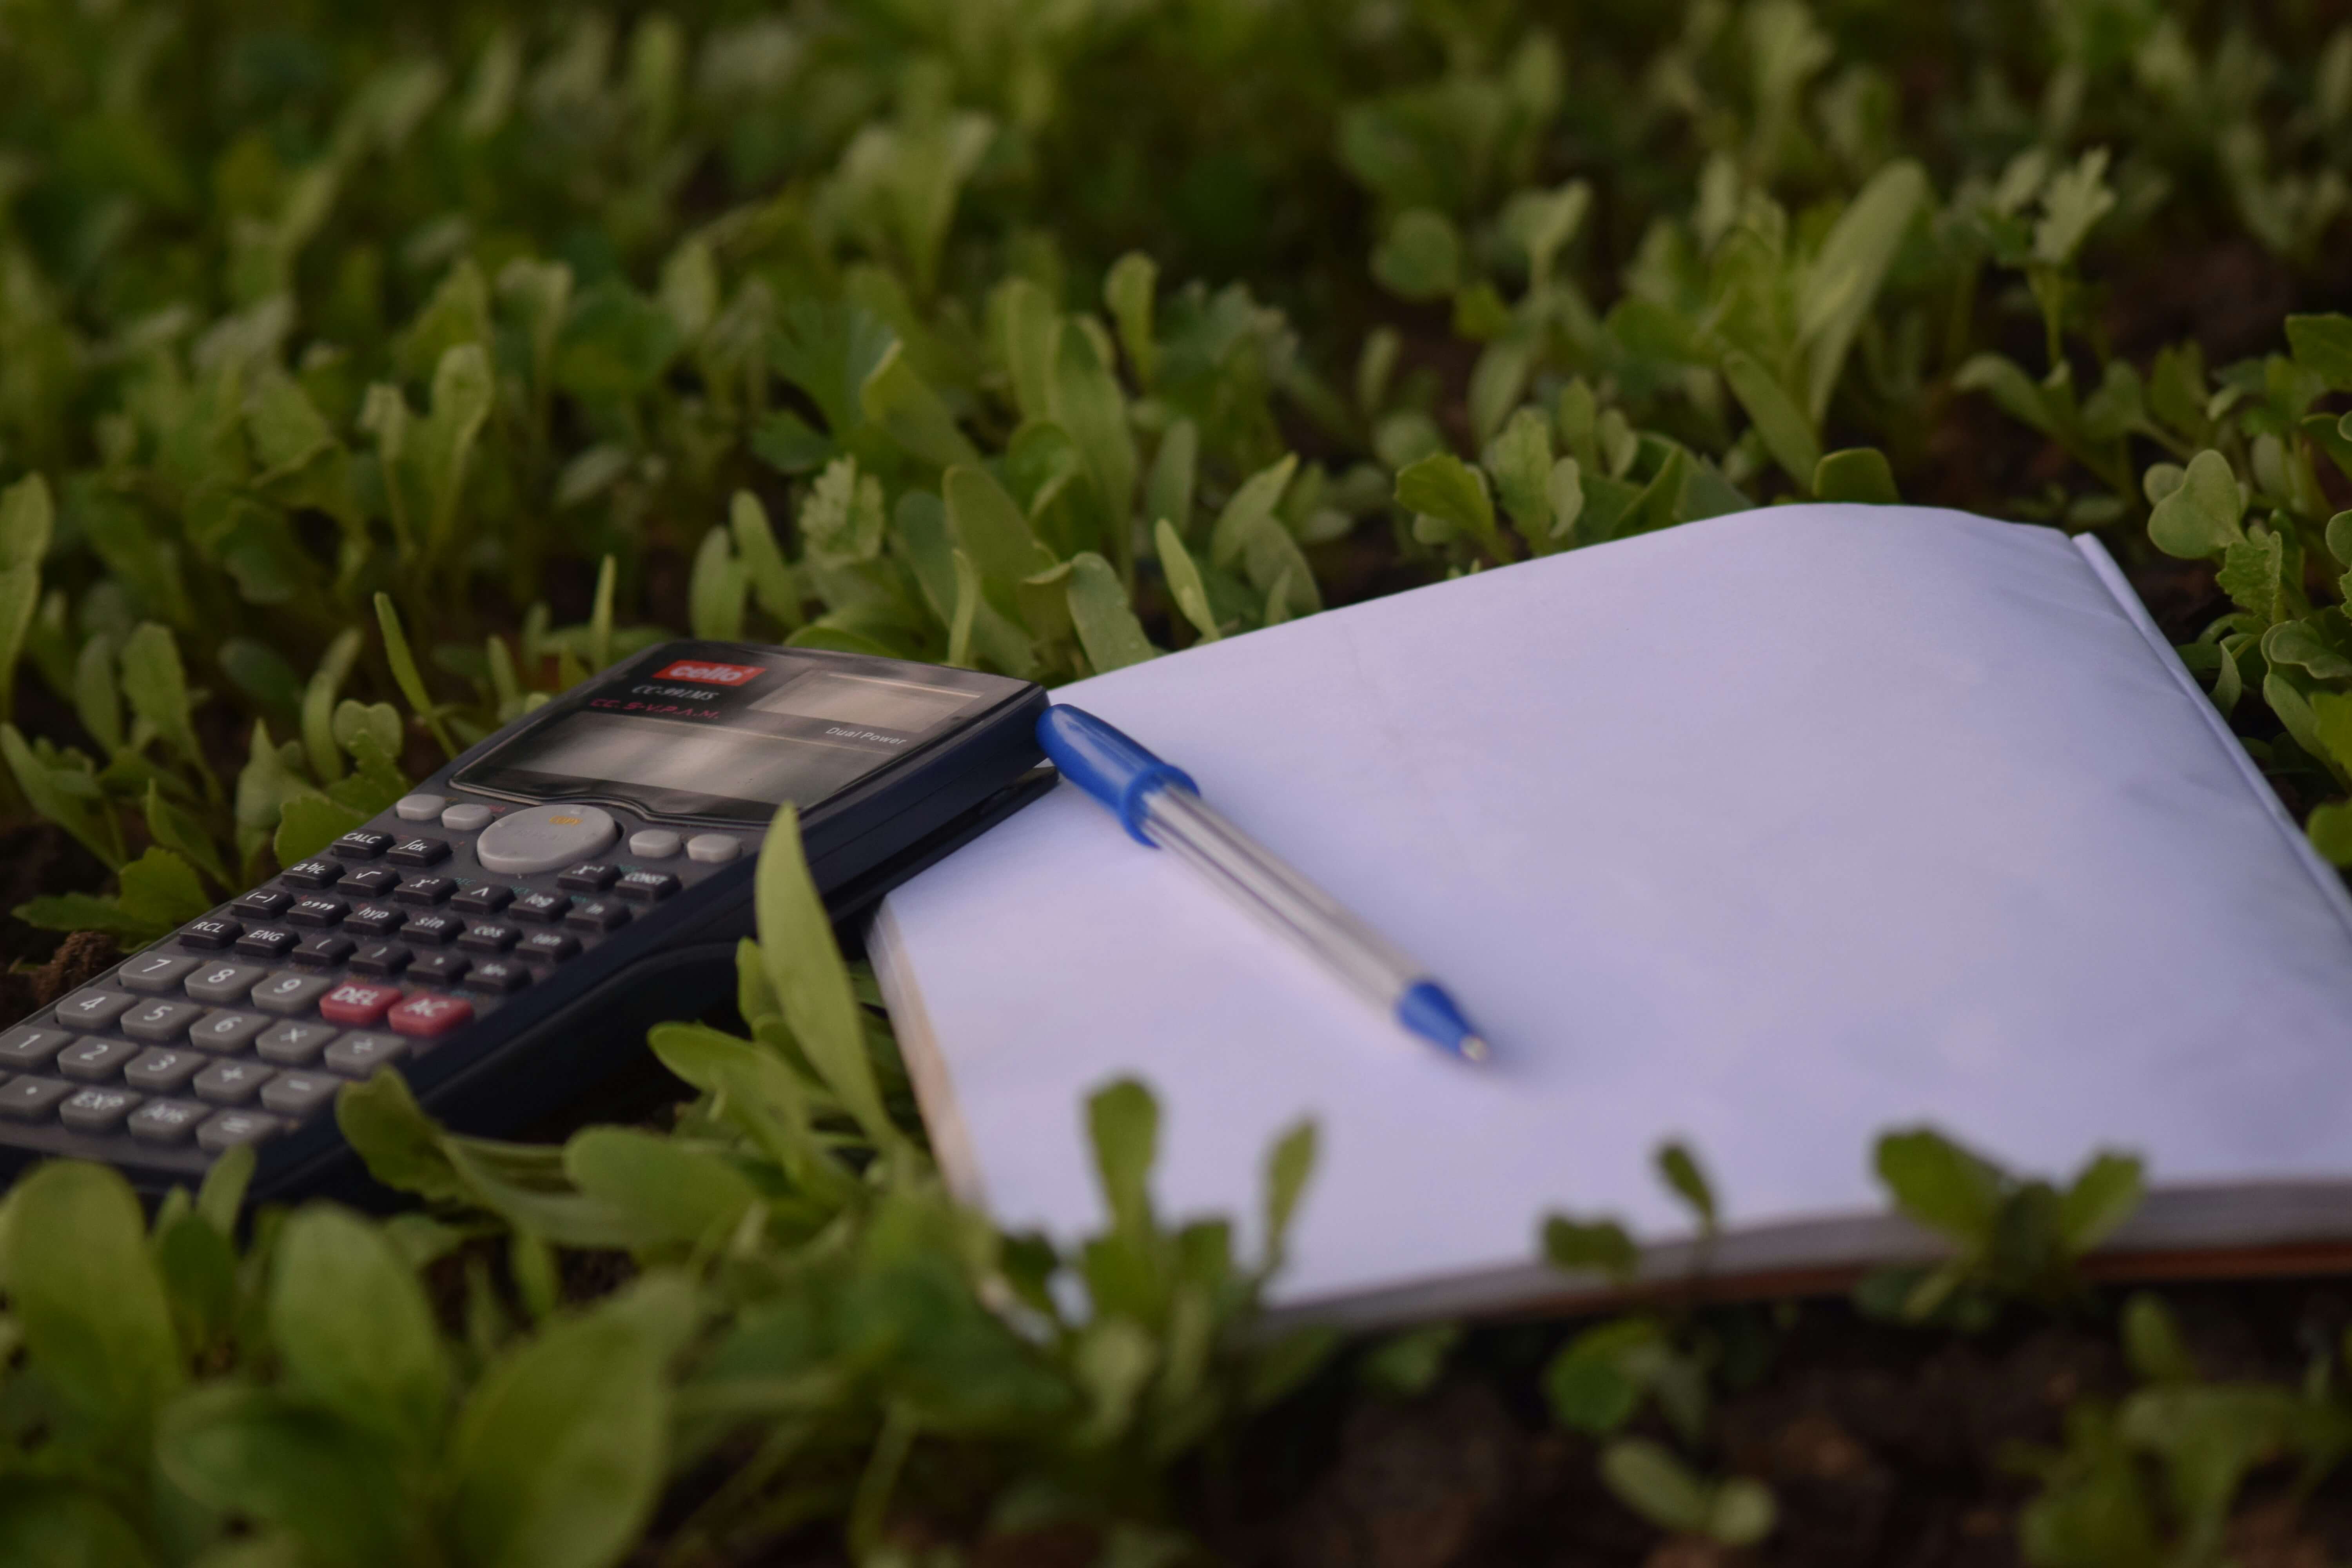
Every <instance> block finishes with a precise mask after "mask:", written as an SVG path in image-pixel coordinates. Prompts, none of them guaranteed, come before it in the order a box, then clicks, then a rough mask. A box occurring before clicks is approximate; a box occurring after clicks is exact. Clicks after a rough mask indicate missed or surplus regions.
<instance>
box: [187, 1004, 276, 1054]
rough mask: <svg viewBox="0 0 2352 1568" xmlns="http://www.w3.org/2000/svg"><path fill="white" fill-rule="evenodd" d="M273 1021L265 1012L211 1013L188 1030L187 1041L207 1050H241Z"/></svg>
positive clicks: (274, 1020)
mask: <svg viewBox="0 0 2352 1568" xmlns="http://www.w3.org/2000/svg"><path fill="white" fill-rule="evenodd" d="M275 1022H277V1020H276V1019H274V1018H272V1017H270V1016H268V1014H266V1013H212V1014H208V1015H206V1016H205V1021H204V1022H203V1023H201V1024H198V1025H197V1026H195V1027H194V1028H193V1029H190V1030H189V1031H188V1043H189V1044H190V1045H192V1046H202V1047H205V1049H206V1050H208V1051H241V1050H243V1049H245V1047H247V1046H249V1045H251V1044H252V1043H253V1037H254V1036H256V1035H257V1034H259V1033H261V1031H262V1030H264V1029H266V1028H268V1027H269V1026H270V1025H271V1024H273V1023H275Z"/></svg>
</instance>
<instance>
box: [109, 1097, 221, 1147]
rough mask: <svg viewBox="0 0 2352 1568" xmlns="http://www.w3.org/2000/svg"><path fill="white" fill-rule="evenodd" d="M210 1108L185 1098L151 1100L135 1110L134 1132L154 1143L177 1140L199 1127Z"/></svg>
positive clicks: (132, 1127) (133, 1135)
mask: <svg viewBox="0 0 2352 1568" xmlns="http://www.w3.org/2000/svg"><path fill="white" fill-rule="evenodd" d="M207 1109H208V1108H207V1107H205V1106H202V1105H196V1104H193V1103H191V1102H190V1101H188V1100H149V1101H148V1102H147V1103H146V1104H144V1105H142V1106H141V1107H140V1108H139V1109H138V1110H134V1111H132V1112H131V1120H130V1121H128V1122H125V1123H124V1125H125V1126H127V1127H129V1128H130V1129H131V1136H132V1137H133V1138H141V1139H144V1140H145V1141H146V1142H150V1143H177V1142H180V1141H181V1140H182V1139H184V1138H185V1137H186V1136H187V1135H188V1134H189V1133H191V1132H194V1131H195V1130H196V1123H197V1122H199V1121H203V1120H204V1119H205V1111H206V1110H207Z"/></svg>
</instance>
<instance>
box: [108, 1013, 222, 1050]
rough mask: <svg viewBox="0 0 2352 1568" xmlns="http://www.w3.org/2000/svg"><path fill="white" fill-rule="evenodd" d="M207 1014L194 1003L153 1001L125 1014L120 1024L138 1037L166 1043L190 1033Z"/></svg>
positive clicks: (124, 1029)
mask: <svg viewBox="0 0 2352 1568" xmlns="http://www.w3.org/2000/svg"><path fill="white" fill-rule="evenodd" d="M203 1016H205V1010H204V1009H203V1008H202V1007H199V1006H198V1005H195V1004H194V1002H149V1003H145V1004H143V1005H140V1006H137V1007H133V1008H132V1009H131V1011H130V1012H128V1013H125V1014H124V1015H123V1016H122V1022H121V1024H120V1025H119V1026H118V1027H120V1028H121V1030H122V1032H123V1033H124V1034H126V1035H128V1036H130V1037H131V1038H132V1039H134V1040H144V1041H146V1042H147V1043H148V1044H149V1045H151V1046H165V1045H169V1044H171V1043H172V1042H173V1040H176V1039H178V1038H179V1037H181V1036H182V1035H184V1034H186V1033H187V1032H188V1026H189V1025H191V1024H193V1023H194V1022H195V1021H196V1020H197V1019H199V1018H201V1017H203Z"/></svg>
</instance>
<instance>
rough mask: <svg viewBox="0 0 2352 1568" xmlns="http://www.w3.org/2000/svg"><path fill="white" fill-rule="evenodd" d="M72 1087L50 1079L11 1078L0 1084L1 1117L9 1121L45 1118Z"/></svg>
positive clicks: (70, 1091)
mask: <svg viewBox="0 0 2352 1568" xmlns="http://www.w3.org/2000/svg"><path fill="white" fill-rule="evenodd" d="M73 1091H74V1086H73V1085H71V1084H69V1083H66V1082H63V1081H61V1080H59V1079H53V1078H12V1079H9V1080H8V1081H7V1082H6V1083H0V1116H5V1117H6V1118H7V1119H8V1120H9V1121H47V1120H48V1119H49V1112H51V1111H52V1110H56V1109H57V1108H58V1100H63V1099H64V1098H65V1097H66V1096H67V1095H69V1094H71V1093H72V1092H73Z"/></svg>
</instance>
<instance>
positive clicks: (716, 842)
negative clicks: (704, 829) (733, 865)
mask: <svg viewBox="0 0 2352 1568" xmlns="http://www.w3.org/2000/svg"><path fill="white" fill-rule="evenodd" d="M741 853H743V841H742V840H741V839H740V838H738V837H735V836H734V835H733V834H731V833H698V834H696V835H695V836H694V837H691V838H689V839H688V840H687V841H686V858H688V859H689V860H697V861H699V862H701V863H702V864H703V865H705V866H724V865H725V864H727V862H728V861H730V860H732V859H733V858H735V857H736V856H738V855H740V854H741Z"/></svg>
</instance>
